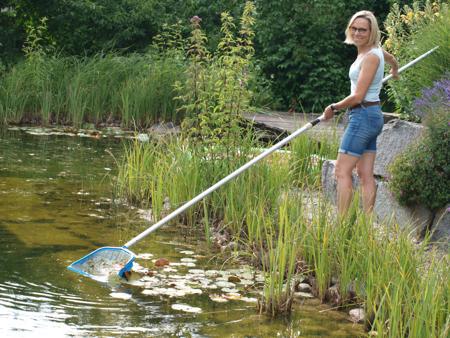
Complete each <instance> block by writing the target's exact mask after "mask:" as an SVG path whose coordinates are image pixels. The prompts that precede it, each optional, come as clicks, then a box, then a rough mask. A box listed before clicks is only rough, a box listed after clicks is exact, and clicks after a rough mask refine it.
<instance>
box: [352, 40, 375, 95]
mask: <svg viewBox="0 0 450 338" xmlns="http://www.w3.org/2000/svg"><path fill="white" fill-rule="evenodd" d="M368 54H375V55H376V56H378V58H379V59H380V63H379V64H378V68H377V71H376V73H375V77H374V78H373V81H372V83H371V84H370V86H369V88H368V89H367V93H366V96H365V97H364V99H363V101H367V102H375V101H380V90H381V87H382V85H383V84H382V81H383V75H384V56H383V51H382V50H381V48H372V49H371V50H370V51H368V52H367V54H366V55H368ZM364 57H365V55H364V56H363V57H362V58H360V59H356V60H355V62H353V64H352V65H351V66H350V70H349V72H348V75H349V77H350V84H351V88H350V91H351V93H352V94H354V93H355V90H356V83H357V82H358V77H359V73H360V71H361V62H362V60H364Z"/></svg>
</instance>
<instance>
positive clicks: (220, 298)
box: [209, 294, 228, 303]
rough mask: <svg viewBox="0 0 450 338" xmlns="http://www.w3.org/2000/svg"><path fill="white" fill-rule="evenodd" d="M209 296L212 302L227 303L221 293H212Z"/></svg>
mask: <svg viewBox="0 0 450 338" xmlns="http://www.w3.org/2000/svg"><path fill="white" fill-rule="evenodd" d="M209 298H210V299H211V300H212V301H213V302H217V303H227V302H228V299H226V298H224V297H223V296H221V295H216V294H212V295H209Z"/></svg>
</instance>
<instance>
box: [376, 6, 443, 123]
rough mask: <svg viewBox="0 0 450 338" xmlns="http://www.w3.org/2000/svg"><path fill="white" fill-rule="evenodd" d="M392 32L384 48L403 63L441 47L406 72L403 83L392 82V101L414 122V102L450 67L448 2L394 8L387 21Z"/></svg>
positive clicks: (388, 30) (403, 75) (390, 91)
mask: <svg viewBox="0 0 450 338" xmlns="http://www.w3.org/2000/svg"><path fill="white" fill-rule="evenodd" d="M385 26H386V31H387V33H388V36H387V39H386V40H385V43H384V47H385V48H386V49H387V50H388V51H390V52H392V53H393V54H394V55H395V56H396V57H397V59H398V60H399V61H400V63H406V62H408V61H410V60H412V59H414V58H416V57H417V56H419V55H421V54H423V53H425V52H426V51H428V50H430V49H432V48H433V47H435V46H439V49H437V50H436V51H435V52H434V53H433V54H431V55H430V56H428V57H427V58H426V59H424V60H422V61H421V62H419V63H418V64H416V65H415V66H414V68H413V69H412V70H409V71H406V72H404V73H402V76H401V78H400V80H399V81H390V82H389V88H388V95H389V98H390V99H391V100H392V101H393V102H395V105H396V108H397V111H398V112H400V113H401V114H403V115H404V116H405V117H406V118H410V119H414V118H415V116H414V114H413V111H412V110H413V101H414V99H415V98H417V97H418V96H420V93H421V90H422V88H424V87H427V86H430V85H431V84H432V83H433V81H435V80H437V79H440V78H441V77H442V76H443V74H444V73H445V72H446V71H448V69H449V68H450V44H449V40H448V37H449V35H450V13H449V6H448V3H446V2H440V1H435V2H431V1H429V0H427V1H426V2H425V4H424V5H421V2H419V1H415V2H414V3H413V4H412V6H408V5H405V6H403V8H400V7H399V6H398V5H393V6H392V10H391V12H390V13H389V15H388V17H387V19H386V22H385Z"/></svg>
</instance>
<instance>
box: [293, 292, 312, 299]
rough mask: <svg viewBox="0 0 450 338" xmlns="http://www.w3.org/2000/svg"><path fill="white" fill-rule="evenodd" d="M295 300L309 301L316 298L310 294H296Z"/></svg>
mask: <svg viewBox="0 0 450 338" xmlns="http://www.w3.org/2000/svg"><path fill="white" fill-rule="evenodd" d="M294 298H297V299H309V298H314V296H313V295H312V294H311V293H309V292H294Z"/></svg>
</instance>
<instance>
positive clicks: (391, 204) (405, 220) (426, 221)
mask: <svg viewBox="0 0 450 338" xmlns="http://www.w3.org/2000/svg"><path fill="white" fill-rule="evenodd" d="M335 166H336V161H325V162H324V163H323V167H322V187H323V191H324V194H325V196H326V197H327V198H328V199H329V200H331V201H333V202H334V203H336V186H337V184H336V177H335V174H334V170H335ZM375 181H376V184H377V198H376V200H375V206H374V214H375V215H376V217H377V219H378V221H379V222H387V223H388V224H398V225H399V226H400V228H402V229H407V230H409V231H411V232H413V233H415V235H417V237H418V236H420V235H421V234H422V232H423V230H424V229H425V228H427V227H428V226H429V225H430V223H431V221H432V213H431V211H429V210H428V209H426V208H425V207H421V206H418V207H416V208H409V207H405V206H402V205H400V204H399V203H398V202H397V200H396V199H395V198H394V196H393V195H392V193H391V192H390V191H389V189H388V186H387V184H386V183H385V182H383V181H382V180H379V179H376V180H375ZM353 188H354V189H355V190H356V189H358V188H359V179H358V176H357V175H356V173H353Z"/></svg>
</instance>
